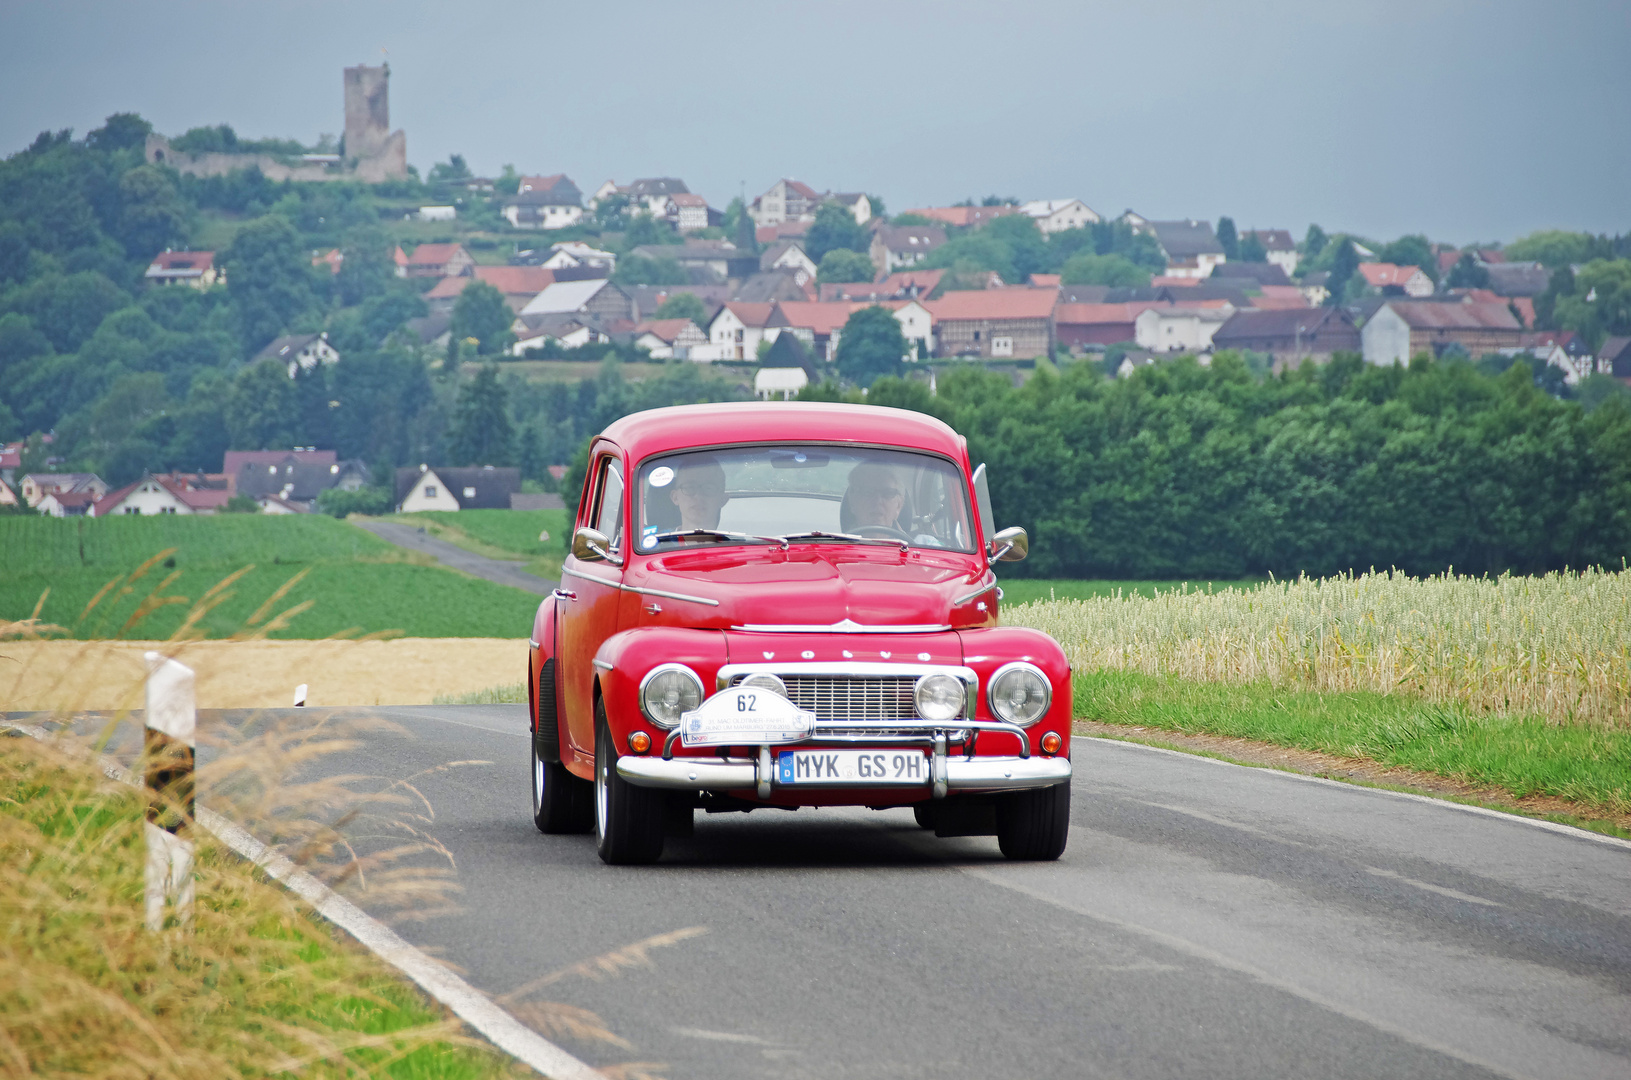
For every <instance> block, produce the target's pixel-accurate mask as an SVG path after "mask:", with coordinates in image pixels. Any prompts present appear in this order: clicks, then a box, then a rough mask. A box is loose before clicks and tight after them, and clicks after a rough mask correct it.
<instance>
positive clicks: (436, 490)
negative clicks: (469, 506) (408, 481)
mask: <svg viewBox="0 0 1631 1080" xmlns="http://www.w3.org/2000/svg"><path fill="white" fill-rule="evenodd" d="M458 508H459V500H458V499H456V498H454V497H453V493H452V492H451V491H449V490H448V489H447V485H446V484H444V483H442V478H441V477H439V476H437V475H436V470H435V469H430V470H428V471H426V472H423V473H420V474H419V479H417V480H415V481H414V483H413V487H412V488H410V489H409V491H408V494H407V495H405V496H404V497H403V499H402V505H401V506H399V507H398V508H397V509H398V510H399V511H400V512H401V513H404V514H415V513H418V512H419V511H421V510H457V509H458Z"/></svg>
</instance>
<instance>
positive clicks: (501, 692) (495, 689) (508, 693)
mask: <svg viewBox="0 0 1631 1080" xmlns="http://www.w3.org/2000/svg"><path fill="white" fill-rule="evenodd" d="M526 703H527V684H526V683H524V682H518V683H506V684H504V685H501V686H489V687H486V688H484V689H481V690H477V691H475V692H474V693H468V694H437V695H436V697H435V700H433V701H432V702H431V704H432V705H525V704H526Z"/></svg>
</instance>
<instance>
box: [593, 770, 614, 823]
mask: <svg viewBox="0 0 1631 1080" xmlns="http://www.w3.org/2000/svg"><path fill="white" fill-rule="evenodd" d="M595 764H596V768H595V832H596V833H597V834H598V835H600V836H601V837H602V838H604V837H605V835H606V802H607V798H608V795H609V792H608V790H607V788H608V787H609V786H610V785H609V775H610V771H611V765H610V764H609V763H607V762H605V761H597V762H596V763H595Z"/></svg>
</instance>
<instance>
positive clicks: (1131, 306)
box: [947, 293, 1167, 326]
mask: <svg viewBox="0 0 1631 1080" xmlns="http://www.w3.org/2000/svg"><path fill="white" fill-rule="evenodd" d="M947 295H950V294H949V293H948V294H947ZM1166 306H1167V305H1165V304H1162V303H1159V302H1157V301H1154V300H1135V301H1133V302H1131V303H1125V304H1060V305H1059V309H1058V310H1057V311H1056V312H1054V315H1053V321H1054V322H1056V323H1059V324H1068V325H1072V326H1091V325H1094V324H1119V323H1131V322H1133V321H1134V320H1135V319H1137V318H1138V317H1139V316H1140V315H1141V314H1143V313H1144V312H1145V311H1146V310H1148V309H1149V308H1153V307H1166Z"/></svg>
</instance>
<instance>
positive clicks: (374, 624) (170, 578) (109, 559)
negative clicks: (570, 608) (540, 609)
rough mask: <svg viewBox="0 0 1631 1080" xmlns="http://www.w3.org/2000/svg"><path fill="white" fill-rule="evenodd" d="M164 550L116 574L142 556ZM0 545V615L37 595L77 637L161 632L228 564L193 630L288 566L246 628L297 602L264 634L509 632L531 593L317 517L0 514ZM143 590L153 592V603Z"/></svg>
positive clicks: (229, 612)
mask: <svg viewBox="0 0 1631 1080" xmlns="http://www.w3.org/2000/svg"><path fill="white" fill-rule="evenodd" d="M533 535H534V537H536V535H537V534H536V532H535V533H534V534H533ZM172 548H173V549H174V551H173V552H172V553H171V554H169V555H167V556H166V557H165V558H163V559H161V560H159V562H157V563H156V564H154V565H153V566H151V567H150V568H149V569H148V570H147V571H146V572H145V573H144V574H142V575H141V576H140V577H138V578H135V579H134V580H128V577H129V575H130V574H131V573H132V572H133V571H135V570H136V569H137V568H138V567H139V566H141V565H142V564H143V563H144V562H146V561H147V560H150V559H152V558H153V557H154V556H155V555H157V554H158V553H160V552H162V551H165V550H167V549H172ZM0 551H3V552H5V556H4V557H5V569H4V571H3V572H0V619H4V620H18V619H26V618H28V617H29V615H30V614H31V613H32V612H33V611H34V608H35V605H36V604H37V603H39V601H40V597H41V596H42V595H44V596H45V602H44V604H43V606H42V607H41V609H40V612H39V617H40V619H42V620H43V621H45V622H47V623H53V624H56V625H58V626H63V627H67V628H68V629H69V631H70V632H71V634H72V635H73V636H75V637H84V638H89V637H116V636H120V637H139V638H163V637H167V636H169V635H170V634H171V633H173V632H174V631H175V630H176V629H177V628H178V627H180V626H181V625H182V623H183V621H184V620H185V619H186V618H187V615H188V611H189V609H190V608H191V606H192V604H193V603H194V602H196V601H198V600H199V599H200V598H201V597H203V596H204V595H205V594H206V593H207V592H209V590H210V589H212V588H213V587H215V586H216V585H217V584H219V583H220V582H221V581H223V580H224V579H226V578H227V577H228V576H230V575H232V574H234V573H237V572H239V571H243V573H242V576H240V577H238V578H237V579H236V580H234V581H233V582H232V583H231V584H230V585H229V586H227V588H226V589H224V590H223V592H225V593H226V594H228V595H226V597H225V599H224V600H222V602H221V603H220V604H219V605H218V606H216V607H214V608H213V609H212V610H211V611H210V612H209V613H208V614H207V615H205V616H204V617H203V618H202V620H201V621H200V622H199V623H198V626H199V627H200V629H202V630H203V631H204V633H205V634H206V636H209V637H225V636H227V635H230V634H232V633H234V632H236V631H239V630H241V629H244V628H245V625H246V621H247V620H249V619H250V617H251V616H252V615H254V614H255V613H256V612H257V610H258V609H260V608H261V607H262V605H263V604H265V603H266V602H267V601H268V600H269V599H270V598H271V597H272V596H273V594H275V593H276V592H277V591H278V590H279V589H280V588H282V587H284V586H285V585H286V584H287V583H288V582H289V581H290V580H291V579H292V578H295V577H296V576H297V575H298V576H299V580H298V581H295V582H294V584H293V585H291V586H289V588H288V591H287V592H286V593H285V594H284V596H283V597H281V598H280V599H279V600H278V601H277V602H276V603H275V604H274V605H273V606H272V607H271V608H270V609H269V610H268V611H267V612H266V613H265V614H264V615H263V616H262V618H261V619H260V620H257V621H256V624H255V625H256V626H260V625H264V623H265V621H266V620H267V619H269V618H271V617H273V616H275V615H276V614H277V613H278V612H281V611H285V610H287V609H289V608H291V607H294V606H296V605H301V604H306V605H308V606H307V607H306V608H305V609H304V610H302V611H301V612H300V613H299V614H297V615H295V616H294V617H293V618H292V620H290V622H289V623H288V625H287V626H286V627H283V628H280V629H277V630H274V631H272V632H271V634H270V636H271V637H274V638H318V637H328V636H330V635H332V634H338V633H344V632H348V631H349V632H353V633H359V634H370V633H388V632H392V631H395V632H399V633H402V634H405V635H407V636H409V637H520V636H524V635H525V634H526V631H527V628H528V627H529V626H530V625H531V621H532V614H533V612H534V610H535V609H536V608H537V603H538V602H537V598H536V597H534V596H531V595H529V594H527V593H524V592H521V591H520V590H518V589H511V588H507V587H505V586H502V585H495V584H492V583H491V582H486V581H478V580H475V579H473V578H468V577H465V576H464V575H462V574H458V573H455V572H453V571H451V570H447V569H445V568H443V567H439V566H435V565H429V560H427V559H426V558H424V557H422V556H415V555H411V554H410V553H408V552H404V551H403V550H401V549H400V548H397V547H394V546H393V545H391V544H388V543H386V542H385V541H383V540H380V539H378V538H377V537H374V536H372V535H370V534H369V533H366V532H364V531H362V530H361V529H358V528H356V527H355V526H353V525H348V524H346V523H344V522H341V521H336V520H334V519H333V518H329V517H323V516H319V515H310V516H306V515H301V516H293V515H291V516H279V517H264V516H260V515H249V514H245V515H236V514H234V515H220V516H212V517H196V518H195V517H171V516H158V517H111V518H104V519H100V520H97V519H84V518H36V517H0ZM110 582H111V583H114V584H113V585H112V587H111V588H108V586H109V583H110ZM104 589H106V592H104ZM99 594H101V599H100V600H99V601H98V602H97V603H96V604H95V606H94V608H90V610H89V611H88V613H87V608H88V606H89V605H90V604H91V602H92V601H93V600H95V599H96V598H97V597H98V595H99ZM177 597H179V598H183V599H181V600H177V599H174V598H177ZM150 598H151V599H150ZM156 600H162V601H164V602H163V603H162V604H161V605H160V606H157V607H152V605H153V604H154V602H155V601H156ZM144 601H145V602H146V603H147V605H148V606H149V607H152V610H150V611H148V612H147V613H146V614H145V615H144V616H143V617H142V618H141V619H140V621H139V623H138V624H137V625H134V626H131V625H127V624H128V622H129V620H130V619H131V617H132V615H133V614H135V613H136V612H137V611H138V610H139V609H140V608H141V607H142V605H143V603H144Z"/></svg>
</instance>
